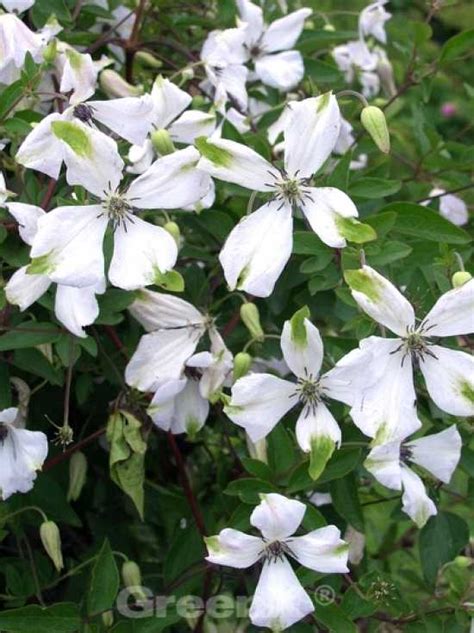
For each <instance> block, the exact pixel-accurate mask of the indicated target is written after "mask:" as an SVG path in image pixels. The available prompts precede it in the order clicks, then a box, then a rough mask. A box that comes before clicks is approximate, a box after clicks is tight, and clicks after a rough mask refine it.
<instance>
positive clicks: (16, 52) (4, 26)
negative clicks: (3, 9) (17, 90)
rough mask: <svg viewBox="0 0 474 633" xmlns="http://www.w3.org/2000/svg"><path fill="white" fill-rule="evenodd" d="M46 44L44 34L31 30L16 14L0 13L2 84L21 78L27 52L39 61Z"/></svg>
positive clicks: (0, 77)
mask: <svg viewBox="0 0 474 633" xmlns="http://www.w3.org/2000/svg"><path fill="white" fill-rule="evenodd" d="M44 46H45V40H44V38H43V37H42V35H41V34H40V33H34V32H33V31H30V29H29V28H28V27H27V26H26V24H24V22H22V20H20V18H18V17H17V16H16V15H14V14H13V13H4V14H3V15H0V51H1V56H0V84H11V83H13V82H14V81H16V80H17V79H18V78H19V76H20V72H21V69H22V68H23V64H24V62H25V56H26V54H27V53H30V54H31V56H32V57H33V60H34V61H35V62H37V63H39V62H40V61H41V57H42V52H43V48H44Z"/></svg>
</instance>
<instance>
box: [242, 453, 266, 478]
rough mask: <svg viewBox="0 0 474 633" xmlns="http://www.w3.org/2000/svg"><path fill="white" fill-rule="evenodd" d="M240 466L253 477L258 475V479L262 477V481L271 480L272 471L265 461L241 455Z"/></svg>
mask: <svg viewBox="0 0 474 633" xmlns="http://www.w3.org/2000/svg"><path fill="white" fill-rule="evenodd" d="M241 462H242V466H243V467H244V468H245V470H246V471H247V472H248V473H249V474H250V475H253V477H258V478H259V479H263V480H264V481H271V480H272V478H273V474H272V471H271V470H270V468H269V466H268V465H267V464H265V462H262V461H260V460H259V459H252V458H250V457H243V458H242V459H241Z"/></svg>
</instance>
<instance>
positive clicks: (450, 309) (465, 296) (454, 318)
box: [420, 279, 474, 336]
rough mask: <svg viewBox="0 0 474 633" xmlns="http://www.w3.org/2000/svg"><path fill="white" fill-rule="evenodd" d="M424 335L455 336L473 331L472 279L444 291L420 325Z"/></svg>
mask: <svg viewBox="0 0 474 633" xmlns="http://www.w3.org/2000/svg"><path fill="white" fill-rule="evenodd" d="M420 329H421V331H422V332H423V333H424V334H426V336H457V335H459V334H472V333H473V332H474V279H471V280H470V281H468V282H467V283H465V284H463V285H462V286H460V287H459V288H453V290H448V292H445V293H444V294H443V295H441V297H440V298H439V299H438V301H437V302H436V303H435V304H434V306H433V307H432V308H431V310H430V311H429V312H428V314H427V315H426V317H425V318H424V320H423V323H422V325H421V327H420Z"/></svg>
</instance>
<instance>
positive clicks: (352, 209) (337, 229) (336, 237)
mask: <svg viewBox="0 0 474 633" xmlns="http://www.w3.org/2000/svg"><path fill="white" fill-rule="evenodd" d="M305 191H306V192H307V196H306V197H305V198H303V200H302V201H301V210H302V211H303V213H304V215H305V217H306V219H307V220H308V222H309V225H310V226H311V228H312V229H313V231H314V232H315V233H316V235H317V236H318V237H319V238H320V240H321V241H322V242H324V243H325V244H327V245H328V246H331V247H332V248H343V247H344V246H346V240H345V237H344V235H343V233H342V229H341V221H342V220H343V218H354V217H357V216H358V211H357V208H356V206H355V204H354V203H353V202H352V200H351V199H350V198H349V196H347V195H346V194H345V193H344V192H343V191H340V190H339V189H335V188H334V187H317V188H315V187H308V188H305Z"/></svg>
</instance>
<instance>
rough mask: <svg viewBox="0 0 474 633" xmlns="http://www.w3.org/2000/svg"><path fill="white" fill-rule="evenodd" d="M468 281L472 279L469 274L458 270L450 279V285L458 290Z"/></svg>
mask: <svg viewBox="0 0 474 633" xmlns="http://www.w3.org/2000/svg"><path fill="white" fill-rule="evenodd" d="M470 279H472V275H471V274H470V273H468V272H467V271H466V270H458V272H457V273H454V275H453V276H452V277H451V283H452V284H453V288H460V287H461V286H463V285H464V284H466V283H467V282H468V281H469V280H470Z"/></svg>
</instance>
